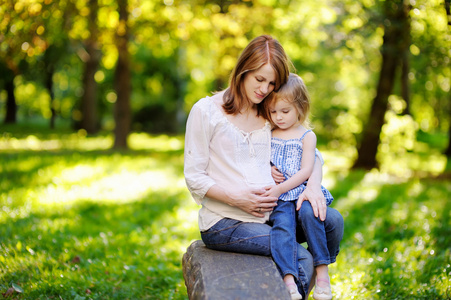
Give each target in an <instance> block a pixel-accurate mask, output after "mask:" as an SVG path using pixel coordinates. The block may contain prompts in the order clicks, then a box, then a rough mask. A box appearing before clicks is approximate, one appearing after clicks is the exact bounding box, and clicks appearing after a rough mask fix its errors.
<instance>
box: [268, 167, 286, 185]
mask: <svg viewBox="0 0 451 300" xmlns="http://www.w3.org/2000/svg"><path fill="white" fill-rule="evenodd" d="M271 176H272V178H273V179H274V181H275V182H276V184H279V183H282V182H284V181H285V176H283V174H282V173H280V172H279V170H277V168H276V166H272V167H271Z"/></svg>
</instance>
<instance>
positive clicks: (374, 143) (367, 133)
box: [353, 0, 409, 170]
mask: <svg viewBox="0 0 451 300" xmlns="http://www.w3.org/2000/svg"><path fill="white" fill-rule="evenodd" d="M384 6H385V7H384V8H385V10H384V11H385V17H386V20H385V22H384V23H385V24H386V26H385V32H384V37H383V44H382V49H381V53H382V68H381V71H380V74H379V82H378V85H377V92H376V97H375V98H374V101H373V104H372V107H371V112H370V117H369V121H368V124H367V125H366V127H365V128H364V130H363V133H362V135H363V138H362V141H361V144H360V147H359V148H358V158H357V160H356V162H355V163H354V166H353V169H358V168H362V169H367V170H370V169H372V168H375V167H378V163H377V160H376V154H377V148H378V146H379V142H380V133H381V131H382V125H383V124H384V122H385V120H384V118H385V112H386V111H387V106H388V97H389V96H390V94H391V92H392V90H393V85H394V81H395V75H396V68H397V67H398V65H399V64H400V56H399V54H400V53H402V44H403V41H402V37H403V36H405V34H404V33H403V30H404V28H406V27H405V25H404V23H405V22H407V20H408V13H409V9H408V7H407V6H405V5H404V4H403V1H402V0H397V1H386V2H384Z"/></svg>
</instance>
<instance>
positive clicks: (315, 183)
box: [297, 159, 327, 221]
mask: <svg viewBox="0 0 451 300" xmlns="http://www.w3.org/2000/svg"><path fill="white" fill-rule="evenodd" d="M322 178H323V170H322V164H321V163H320V160H319V159H318V160H317V161H316V162H315V164H314V166H313V172H312V175H310V178H309V180H308V182H307V188H306V189H305V190H304V192H302V194H301V195H300V196H299V200H298V205H297V209H298V210H299V209H300V208H301V205H302V202H303V201H309V202H310V204H311V205H312V208H313V213H314V214H315V217H318V216H319V218H320V219H321V221H324V220H325V219H326V211H327V206H326V199H325V198H324V194H323V192H322V191H321V180H322Z"/></svg>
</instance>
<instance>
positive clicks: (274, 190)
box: [267, 131, 316, 197]
mask: <svg viewBox="0 0 451 300" xmlns="http://www.w3.org/2000/svg"><path fill="white" fill-rule="evenodd" d="M315 148H316V135H315V133H314V132H312V131H310V132H309V133H307V134H306V135H305V137H304V140H303V143H302V149H303V151H302V160H301V169H300V170H299V171H298V172H297V173H296V174H294V175H293V176H292V177H291V178H289V179H287V180H285V181H284V182H282V183H280V184H278V185H276V186H271V187H268V188H267V190H268V194H270V195H272V196H276V197H279V196H280V195H282V194H283V193H286V192H288V191H289V190H291V189H294V188H295V187H297V186H299V185H301V184H302V183H303V182H304V181H306V180H307V179H309V177H310V175H311V174H312V172H313V165H314V163H315Z"/></svg>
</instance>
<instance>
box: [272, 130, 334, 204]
mask: <svg viewBox="0 0 451 300" xmlns="http://www.w3.org/2000/svg"><path fill="white" fill-rule="evenodd" d="M309 131H311V130H307V131H306V132H305V133H304V134H303V135H302V137H301V138H299V139H289V140H283V139H279V138H275V137H273V138H271V163H272V164H273V165H274V166H276V168H277V169H278V170H279V171H280V172H281V173H282V174H283V175H284V176H285V178H286V179H288V178H291V177H292V176H293V175H294V174H296V173H297V172H299V170H300V169H301V160H302V140H303V139H304V137H305V135H306V134H307V133H308V132H309ZM315 158H316V156H315ZM306 184H307V181H305V182H304V183H302V184H301V185H299V186H297V187H295V188H294V189H291V190H289V191H288V192H286V193H283V194H282V195H280V197H279V200H283V201H293V200H297V199H298V198H299V196H300V195H301V193H302V192H303V191H304V190H305V188H306ZM321 191H322V192H323V194H324V197H325V198H326V204H327V205H330V204H331V203H332V201H333V200H334V198H333V197H332V194H331V193H330V192H329V191H328V190H327V189H326V188H325V187H324V186H321Z"/></svg>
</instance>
